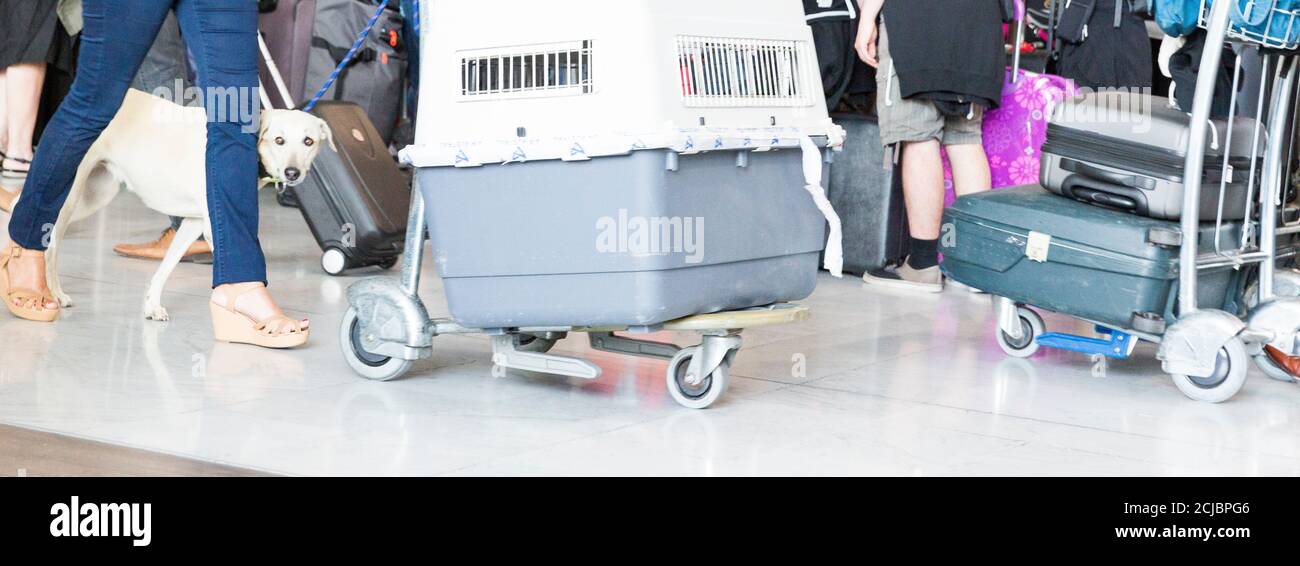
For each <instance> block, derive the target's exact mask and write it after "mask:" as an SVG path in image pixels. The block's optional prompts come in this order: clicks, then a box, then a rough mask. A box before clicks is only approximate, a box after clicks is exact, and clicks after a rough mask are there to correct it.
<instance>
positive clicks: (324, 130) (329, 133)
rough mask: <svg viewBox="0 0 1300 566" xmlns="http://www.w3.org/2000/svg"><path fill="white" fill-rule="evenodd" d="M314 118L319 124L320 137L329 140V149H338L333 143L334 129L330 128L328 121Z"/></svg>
mask: <svg viewBox="0 0 1300 566" xmlns="http://www.w3.org/2000/svg"><path fill="white" fill-rule="evenodd" d="M316 120H317V121H318V122H319V125H320V138H321V139H323V140H325V141H327V142H329V144H330V149H332V150H334V151H338V150H339V148H338V146H336V145H334V131H333V130H331V129H330V125H329V122H326V121H324V120H321V119H320V118H317V119H316Z"/></svg>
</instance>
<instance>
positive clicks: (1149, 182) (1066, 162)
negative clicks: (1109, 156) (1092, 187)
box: [1061, 158, 1156, 191]
mask: <svg viewBox="0 0 1300 566" xmlns="http://www.w3.org/2000/svg"><path fill="white" fill-rule="evenodd" d="M1061 169H1063V170H1065V171H1069V172H1070V173H1077V174H1079V175H1082V176H1084V177H1088V178H1091V179H1096V180H1098V181H1104V182H1106V183H1108V184H1111V185H1119V186H1121V187H1128V188H1132V189H1139V190H1145V191H1154V190H1155V189H1156V180H1155V179H1152V178H1149V177H1140V176H1137V175H1125V174H1123V173H1116V172H1114V171H1107V170H1105V169H1102V168H1100V167H1094V166H1092V165H1089V164H1087V163H1084V162H1082V161H1077V160H1074V159H1068V158H1063V159H1061Z"/></svg>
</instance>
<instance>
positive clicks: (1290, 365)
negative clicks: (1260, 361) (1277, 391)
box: [1264, 346, 1300, 377]
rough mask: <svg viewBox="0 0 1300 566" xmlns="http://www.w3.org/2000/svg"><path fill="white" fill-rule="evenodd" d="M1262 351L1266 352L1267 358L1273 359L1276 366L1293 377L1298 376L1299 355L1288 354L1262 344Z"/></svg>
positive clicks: (1299, 371)
mask: <svg viewBox="0 0 1300 566" xmlns="http://www.w3.org/2000/svg"><path fill="white" fill-rule="evenodd" d="M1264 351H1265V352H1268V357H1269V359H1271V360H1273V363H1275V364H1277V367H1280V368H1282V369H1284V370H1286V372H1287V373H1289V374H1291V375H1292V376H1294V377H1300V357H1297V356H1288V355H1286V354H1285V353H1283V352H1282V350H1279V349H1277V348H1274V347H1272V346H1264Z"/></svg>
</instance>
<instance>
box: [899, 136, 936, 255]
mask: <svg viewBox="0 0 1300 566" xmlns="http://www.w3.org/2000/svg"><path fill="white" fill-rule="evenodd" d="M903 197H904V200H905V201H906V204H907V224H908V227H909V228H910V230H911V234H912V237H913V238H916V239H918V240H937V239H939V224H940V223H942V221H943V160H942V158H941V157H940V156H939V141H938V140H928V141H923V142H906V143H904V144H903Z"/></svg>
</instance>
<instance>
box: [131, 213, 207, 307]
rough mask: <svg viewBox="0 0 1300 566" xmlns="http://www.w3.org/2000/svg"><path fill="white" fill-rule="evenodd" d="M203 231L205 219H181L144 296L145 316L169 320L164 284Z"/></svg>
mask: <svg viewBox="0 0 1300 566" xmlns="http://www.w3.org/2000/svg"><path fill="white" fill-rule="evenodd" d="M202 233H203V221H202V220H200V219H198V218H186V219H185V220H182V221H181V227H180V228H178V229H177V230H176V237H175V238H173V239H172V245H171V247H169V248H167V255H166V256H165V257H163V260H162V265H159V266H158V271H157V272H155V273H154V274H153V280H152V281H150V282H149V291H148V292H146V293H145V296H144V317H145V318H147V319H149V320H159V321H162V320H168V318H169V317H168V315H167V309H165V308H163V306H162V291H163V286H164V285H166V284H167V278H168V277H171V275H172V270H174V269H176V265H177V264H179V263H180V262H181V257H183V256H184V255H185V251H186V250H188V249H190V245H191V244H193V243H194V242H195V241H197V240H198V239H199V235H200V234H202Z"/></svg>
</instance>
